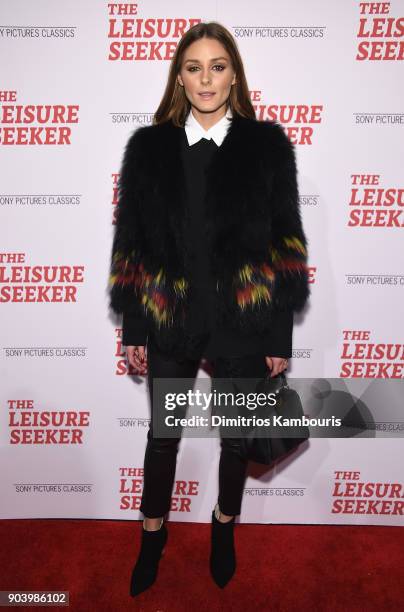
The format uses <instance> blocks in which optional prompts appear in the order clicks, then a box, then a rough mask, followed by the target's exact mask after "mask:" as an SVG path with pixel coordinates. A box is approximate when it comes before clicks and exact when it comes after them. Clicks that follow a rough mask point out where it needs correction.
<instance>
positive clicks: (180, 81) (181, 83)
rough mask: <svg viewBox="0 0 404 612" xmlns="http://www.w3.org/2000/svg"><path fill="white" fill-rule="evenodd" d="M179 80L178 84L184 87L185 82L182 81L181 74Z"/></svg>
mask: <svg viewBox="0 0 404 612" xmlns="http://www.w3.org/2000/svg"><path fill="white" fill-rule="evenodd" d="M177 81H178V84H179V85H181V87H184V83H183V82H182V79H181V77H180V75H179V74H178V75H177Z"/></svg>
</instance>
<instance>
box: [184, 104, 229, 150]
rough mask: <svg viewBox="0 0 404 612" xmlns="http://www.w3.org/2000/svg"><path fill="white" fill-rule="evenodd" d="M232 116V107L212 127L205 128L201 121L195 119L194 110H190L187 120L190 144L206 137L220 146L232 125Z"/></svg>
mask: <svg viewBox="0 0 404 612" xmlns="http://www.w3.org/2000/svg"><path fill="white" fill-rule="evenodd" d="M231 118H232V112H231V110H230V108H228V109H227V111H226V114H225V115H224V116H223V117H222V118H221V119H219V121H218V122H217V123H215V125H212V127H211V128H209V129H208V130H205V129H204V128H203V127H202V126H201V124H200V123H199V121H197V119H195V117H194V114H193V112H192V110H190V111H189V113H188V117H187V119H186V122H185V132H186V135H187V140H188V144H189V146H192V145H193V144H195V143H196V142H199V140H200V139H201V138H206V140H211V139H212V140H214V142H215V143H216V144H217V146H218V147H220V145H221V144H222V142H223V140H224V138H225V136H226V134H227V130H228V129H229V127H230V119H231Z"/></svg>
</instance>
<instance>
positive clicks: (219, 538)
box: [210, 506, 236, 588]
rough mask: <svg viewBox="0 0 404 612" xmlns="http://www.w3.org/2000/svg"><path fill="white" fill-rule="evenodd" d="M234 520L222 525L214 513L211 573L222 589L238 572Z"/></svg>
mask: <svg viewBox="0 0 404 612" xmlns="http://www.w3.org/2000/svg"><path fill="white" fill-rule="evenodd" d="M216 507H218V506H216ZM234 519H235V517H233V518H232V519H231V520H230V521H228V522H227V523H221V522H220V521H219V520H218V519H217V518H216V515H215V510H213V512H212V529H211V553H210V573H211V575H212V578H213V580H214V581H215V582H216V584H217V585H218V586H219V587H220V588H223V587H225V586H226V584H227V583H228V582H229V580H230V579H231V578H232V576H233V574H234V572H235V570H236V554H235V550H234Z"/></svg>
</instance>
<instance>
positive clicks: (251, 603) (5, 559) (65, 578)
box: [0, 519, 404, 612]
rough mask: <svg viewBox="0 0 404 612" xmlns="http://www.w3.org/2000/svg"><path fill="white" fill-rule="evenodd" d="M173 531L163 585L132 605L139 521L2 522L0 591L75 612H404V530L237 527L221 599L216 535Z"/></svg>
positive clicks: (186, 527)
mask: <svg viewBox="0 0 404 612" xmlns="http://www.w3.org/2000/svg"><path fill="white" fill-rule="evenodd" d="M167 526H168V531H169V536H168V537H169V539H168V542H167V548H166V551H165V554H164V556H163V558H162V561H161V564H160V571H159V576H158V579H157V582H156V583H155V584H154V585H153V586H152V587H151V589H149V590H148V591H146V592H144V593H142V594H141V595H139V596H138V597H136V598H135V599H132V598H131V597H129V595H128V589H129V586H128V585H129V577H130V573H131V570H132V566H133V564H134V562H135V560H136V555H137V552H138V549H139V545H140V531H141V522H140V521H135V522H132V521H101V520H58V519H48V520H3V521H0V536H1V548H0V571H1V573H0V590H11V589H19V590H29V589H34V590H59V589H60V590H65V591H70V607H69V608H66V609H70V610H73V611H74V612H76V611H79V612H82V611H83V612H86V611H88V612H90V611H91V612H94V611H97V612H104V611H105V612H106V611H111V612H112V611H113V612H121V611H126V610H139V611H142V610H144V611H146V612H149V611H153V612H182V611H187V612H189V611H194V610H195V612H197V611H204V610H210V611H211V610H212V611H220V612H226V611H228V610H229V611H238V610H240V611H241V610H244V609H246V608H249V609H252V610H255V611H256V612H260V611H261V610H268V611H272V610H274V611H275V610H280V611H289V610H290V611H295V610H299V611H302V610H303V611H305V610H308V611H309V610H310V611H313V610H321V612H328V611H334V610H338V611H344V612H347V611H351V610H352V611H353V610H355V611H357V610H366V612H370V611H373V610H375V611H376V610H377V611H378V612H381V611H383V610H389V609H402V605H403V603H402V602H403V599H402V593H403V579H404V569H403V567H404V564H403V550H404V529H403V528H402V527H371V526H369V527H354V526H326V525H324V526H323V525H310V526H301V525H236V528H235V538H236V551H237V561H238V567H237V571H236V575H235V576H234V578H233V580H232V581H231V582H230V583H229V584H228V585H227V586H226V587H225V589H224V590H223V591H222V590H221V589H219V588H218V587H217V586H216V585H215V584H214V583H213V581H212V580H211V578H210V575H209V568H208V557H209V536H210V525H208V524H196V523H174V522H168V523H167ZM32 609H33V610H35V609H37V610H40V609H46V610H52V607H50V608H49V607H47V608H43V607H40V608H32ZM53 609H54V608H53ZM59 609H61V608H59Z"/></svg>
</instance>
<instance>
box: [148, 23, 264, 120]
mask: <svg viewBox="0 0 404 612" xmlns="http://www.w3.org/2000/svg"><path fill="white" fill-rule="evenodd" d="M204 37H206V38H212V39H216V40H217V41H218V42H219V43H221V44H222V45H223V47H224V48H225V49H226V51H227V53H228V54H229V56H230V59H231V63H232V67H233V70H234V72H235V73H236V82H235V84H234V85H232V87H231V90H230V96H229V99H228V103H227V105H228V107H230V109H231V111H232V113H233V116H236V115H241V116H242V117H249V118H251V119H256V116H255V111H254V107H253V105H252V104H251V100H250V96H249V91H248V85H247V79H246V77H245V73H244V66H243V62H242V59H241V55H240V53H239V50H238V48H237V45H236V41H235V40H234V38H233V36H232V35H231V34H230V32H229V31H228V30H227V29H226V28H225V27H224V26H222V25H221V24H220V23H217V22H216V21H210V22H209V23H198V24H196V25H194V26H192V28H190V29H189V30H188V31H187V32H185V34H184V35H183V37H182V38H181V40H180V41H179V43H178V45H177V48H176V50H175V53H174V56H173V59H172V60H171V65H170V70H169V74H168V80H167V85H166V88H165V92H164V95H163V97H162V99H161V102H160V104H159V107H158V109H157V111H156V112H155V114H154V119H153V124H158V123H164V122H165V121H168V120H169V119H172V122H173V123H174V125H176V126H177V127H184V124H185V120H186V117H187V115H188V112H189V110H190V108H191V104H190V102H189V100H188V99H187V97H186V95H185V91H184V87H181V85H180V84H179V83H178V80H177V75H178V74H179V72H180V70H181V66H182V60H183V57H184V53H185V51H186V49H187V48H188V47H189V46H190V45H192V43H193V42H195V41H197V40H200V39H201V38H204Z"/></svg>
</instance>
